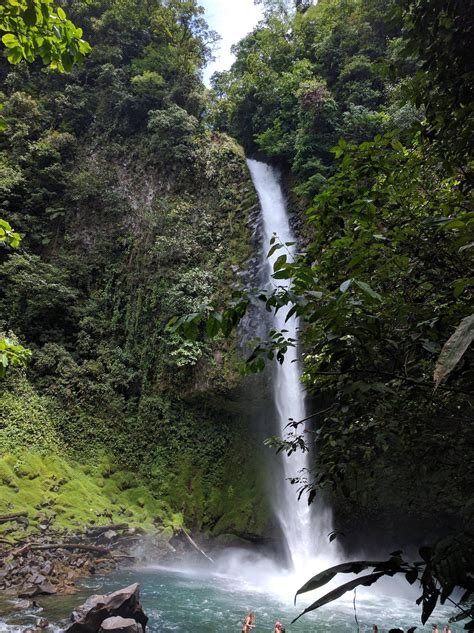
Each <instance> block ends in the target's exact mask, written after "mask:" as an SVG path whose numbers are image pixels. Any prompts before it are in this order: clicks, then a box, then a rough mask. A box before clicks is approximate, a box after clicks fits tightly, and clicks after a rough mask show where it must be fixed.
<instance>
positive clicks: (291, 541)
mask: <svg viewBox="0 0 474 633" xmlns="http://www.w3.org/2000/svg"><path fill="white" fill-rule="evenodd" d="M247 164H248V167H249V170H250V174H251V176H252V181H253V183H254V186H255V189H256V191H257V194H258V198H259V201H260V207H261V212H262V224H263V240H262V241H263V246H262V254H261V258H262V259H261V265H262V268H263V271H264V276H263V277H264V280H265V283H266V284H267V285H268V286H269V287H270V286H271V285H275V281H274V280H272V278H271V273H272V271H273V264H274V262H275V260H276V258H277V257H279V256H280V255H281V254H282V252H283V251H281V250H277V251H276V252H275V254H274V255H272V256H271V257H270V258H267V253H268V251H269V249H270V240H271V238H272V236H273V234H276V236H277V239H278V240H279V242H281V243H285V242H294V241H295V237H294V235H293V232H292V230H291V227H290V223H289V218H288V211H287V205H286V200H285V197H284V195H283V191H282V187H281V183H280V177H279V173H278V171H277V170H276V169H274V168H273V167H271V166H270V165H267V164H266V163H262V162H259V161H256V160H248V161H247ZM288 251H289V257H291V256H292V255H293V254H294V252H295V247H294V246H289V247H288ZM289 284H290V282H289V281H286V280H283V281H280V280H279V281H278V285H279V286H280V287H288V286H289ZM287 313H288V309H286V310H285V309H282V310H280V311H279V312H278V313H277V314H276V315H273V317H272V324H271V325H272V326H273V327H274V328H275V329H277V330H283V329H285V330H287V333H286V335H285V336H286V337H287V338H293V339H297V333H298V320H297V319H296V318H295V317H293V318H290V319H289V320H288V321H287V322H285V320H286V316H287ZM272 370H273V376H272V390H273V399H274V404H275V409H276V412H277V418H278V425H277V432H278V433H279V434H280V435H281V436H284V435H286V433H287V430H286V429H285V427H286V425H287V424H288V421H289V419H290V418H292V419H293V420H302V419H303V418H305V404H304V390H303V387H302V385H301V381H300V364H299V362H298V357H297V349H296V348H295V347H290V348H289V349H288V352H287V353H286V356H285V362H284V363H283V364H282V365H280V364H279V363H277V362H275V363H274V365H273V367H272ZM308 466H309V464H308V453H303V452H302V451H296V452H295V453H293V454H292V455H291V456H290V457H287V456H286V455H281V456H280V460H279V467H278V470H279V471H280V472H279V473H277V474H276V475H275V476H274V481H273V482H272V483H273V486H272V488H273V490H272V498H273V501H274V509H275V514H276V516H277V518H278V520H279V522H280V525H281V528H282V531H283V534H284V536H285V539H286V542H287V546H288V550H289V554H290V557H291V562H292V565H293V568H294V569H295V570H303V569H307V567H308V562H309V561H314V560H315V559H318V558H320V553H321V550H322V548H323V546H324V545H325V544H327V543H328V539H327V535H328V534H329V532H330V531H331V523H332V521H331V512H330V510H328V509H327V508H324V507H322V505H321V504H318V506H317V507H316V508H315V511H314V512H312V511H311V508H310V507H309V506H308V504H307V502H306V498H305V497H304V496H303V497H302V498H301V500H300V501H298V494H297V486H295V485H292V484H291V483H290V481H289V478H290V477H296V476H300V475H302V474H303V475H304V474H305V471H306V469H307V468H308ZM324 558H326V557H324Z"/></svg>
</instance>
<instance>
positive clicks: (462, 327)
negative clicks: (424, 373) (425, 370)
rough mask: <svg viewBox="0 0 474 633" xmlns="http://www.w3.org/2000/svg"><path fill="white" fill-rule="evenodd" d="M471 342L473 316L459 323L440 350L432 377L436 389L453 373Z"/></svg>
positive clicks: (473, 335) (473, 323)
mask: <svg viewBox="0 0 474 633" xmlns="http://www.w3.org/2000/svg"><path fill="white" fill-rule="evenodd" d="M473 340H474V314H471V316H468V317H466V318H465V319H463V320H462V321H461V323H460V324H459V325H458V327H457V328H456V330H455V332H454V334H453V335H452V336H451V337H450V338H449V339H448V340H447V341H446V343H445V345H444V347H443V349H442V350H441V354H440V355H439V358H438V362H437V363H436V368H435V371H434V375H433V379H434V381H435V385H436V387H438V386H439V385H440V384H441V383H442V381H443V380H445V379H446V378H447V377H448V376H449V374H450V373H451V372H452V371H453V369H454V368H455V367H456V365H457V364H458V363H459V361H460V360H461V358H462V357H463V355H464V353H465V352H466V350H467V348H468V347H469V345H470V344H471V343H472V341H473Z"/></svg>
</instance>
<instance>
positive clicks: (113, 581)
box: [0, 565, 462, 633]
mask: <svg viewBox="0 0 474 633" xmlns="http://www.w3.org/2000/svg"><path fill="white" fill-rule="evenodd" d="M246 577H247V579H246V580H242V578H241V577H236V576H234V575H227V574H225V573H217V574H216V573H209V572H207V573H206V572H204V571H203V570H194V571H193V570H192V569H185V568H182V569H180V568H175V569H170V568H162V567H158V566H150V567H147V568H138V569H129V570H126V571H120V572H118V573H116V574H114V575H112V576H107V577H97V578H94V579H88V580H87V581H85V582H84V583H83V585H82V587H81V590H80V592H79V593H77V594H75V595H72V596H65V597H57V596H54V597H50V598H43V599H40V604H41V605H42V606H43V611H42V612H41V615H42V616H46V617H48V619H49V620H50V622H55V623H59V621H60V620H62V619H64V618H65V617H67V616H68V615H69V614H70V612H71V611H72V609H73V608H74V607H75V606H77V605H78V604H80V603H81V602H83V601H84V599H85V598H86V597H87V596H89V595H91V594H93V593H109V592H111V591H115V590H116V589H119V588H121V587H124V586H127V585H130V584H132V583H134V582H139V583H140V586H141V598H142V603H143V606H144V609H145V611H146V613H147V614H148V616H149V618H150V622H149V627H148V628H147V631H149V633H175V632H178V633H240V631H241V624H242V618H243V616H244V615H245V613H246V612H247V611H250V610H252V611H255V613H256V616H257V618H256V625H257V626H256V628H255V633H258V632H259V631H262V633H263V632H268V633H272V632H273V625H274V623H275V620H276V619H280V620H281V621H282V622H283V623H284V625H286V628H287V631H294V632H295V633H310V632H311V633H313V632H315V631H318V633H343V632H346V631H353V632H354V631H355V632H356V631H357V626H356V623H355V619H354V608H353V595H352V594H350V595H349V596H348V597H347V598H342V599H340V600H339V601H338V602H336V603H333V604H331V605H328V606H326V607H323V608H322V609H320V610H318V611H317V612H314V613H311V614H308V615H307V616H304V617H303V618H302V619H301V620H299V621H298V622H296V623H295V624H294V625H292V626H289V623H290V622H291V620H292V619H293V618H294V617H295V616H296V615H298V613H300V610H301V607H303V606H304V605H305V604H308V601H306V603H304V602H303V601H301V602H300V603H299V605H298V606H296V607H295V606H293V600H292V596H291V595H290V594H292V591H293V588H292V585H291V584H290V582H289V579H288V578H286V577H285V576H283V577H282V578H281V583H278V581H276V579H275V584H274V586H272V587H270V588H269V587H267V586H265V584H264V583H262V578H261V576H260V574H257V576H256V577H255V576H254V573H253V569H252V566H251V565H249V568H248V573H247V574H246ZM391 594H392V595H390V594H377V593H376V592H375V591H373V590H372V591H369V590H366V591H364V592H362V591H361V592H360V593H359V594H358V596H357V616H358V621H359V628H360V630H361V631H363V630H365V631H367V633H369V632H370V633H371V630H372V624H378V626H379V629H380V630H381V632H382V631H387V630H388V629H390V628H393V627H401V628H403V629H404V630H405V631H406V630H407V629H408V628H410V627H412V626H418V629H417V631H429V630H431V624H429V626H428V625H427V626H425V627H422V626H421V624H420V620H419V617H420V615H419V613H420V612H419V609H418V608H417V607H416V606H415V605H414V602H413V598H410V599H408V598H407V597H398V596H396V595H394V592H391ZM0 613H1V611H0ZM450 614H452V612H450V610H449V609H443V610H438V611H437V612H435V614H434V615H433V616H432V618H431V619H430V623H431V622H437V623H438V625H439V626H440V629H442V625H443V624H444V623H446V622H447V619H448V617H449V615H450ZM38 615H39V612H38V611H35V612H26V613H23V614H21V615H20V614H17V615H15V616H11V617H10V618H9V619H8V620H3V621H2V620H1V619H0V632H1V633H7V632H8V633H21V632H22V631H24V629H25V628H26V626H27V625H28V624H30V625H31V624H32V623H34V619H35V617H38ZM7 622H8V624H7ZM461 628H462V627H458V630H459V632H460V631H461ZM62 630H63V627H61V626H54V627H51V628H50V629H48V633H53V632H54V633H56V632H58V631H62ZM452 630H453V633H456V629H455V628H453V629H452Z"/></svg>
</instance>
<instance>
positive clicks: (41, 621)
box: [36, 618, 49, 629]
mask: <svg viewBox="0 0 474 633" xmlns="http://www.w3.org/2000/svg"><path fill="white" fill-rule="evenodd" d="M36 626H37V627H38V628H39V629H47V628H48V626H49V622H48V620H47V619H46V618H36Z"/></svg>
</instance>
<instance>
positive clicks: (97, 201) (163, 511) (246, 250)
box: [0, 0, 268, 536]
mask: <svg viewBox="0 0 474 633" xmlns="http://www.w3.org/2000/svg"><path fill="white" fill-rule="evenodd" d="M24 4H25V6H26V4H28V6H30V3H24ZM34 4H35V8H36V11H37V12H36V13H35V15H34V16H32V15H29V14H28V15H27V13H26V12H25V11H24V9H25V7H23V5H21V3H17V2H13V3H10V4H9V3H7V5H6V7H5V6H3V5H2V10H1V11H2V12H1V13H0V28H1V30H2V31H4V32H6V35H4V36H3V43H4V44H5V56H6V57H7V58H8V59H3V61H2V62H1V65H0V75H1V86H2V94H1V102H2V104H3V110H2V117H3V127H4V132H3V133H2V134H1V135H0V188H1V208H0V218H3V220H2V224H1V227H2V233H1V234H0V238H1V239H2V241H3V245H4V246H5V248H3V249H2V251H1V252H0V257H1V260H0V262H1V267H0V305H1V322H0V333H1V332H2V331H3V337H1V341H2V342H1V344H0V354H2V367H4V368H5V366H7V365H21V364H24V361H26V360H28V358H27V357H28V355H29V354H30V353H31V362H30V364H29V366H28V369H27V371H26V372H25V371H23V370H13V371H11V372H9V373H8V374H7V377H6V379H5V380H4V381H2V383H1V386H0V388H1V399H0V453H1V454H2V456H3V462H2V463H3V466H2V467H3V469H4V471H5V472H3V471H2V473H3V474H2V478H1V480H0V483H1V482H3V484H2V485H3V488H2V494H1V501H0V509H1V510H3V511H5V512H7V511H8V510H9V509H11V508H12V507H14V508H15V509H16V508H17V507H20V506H21V509H25V505H26V506H27V509H31V511H32V513H33V514H34V513H35V509H34V508H35V506H36V504H38V502H39V501H41V498H46V499H47V500H50V501H52V502H53V504H52V505H51V507H50V511H51V513H52V512H56V514H57V515H58V518H57V522H58V524H61V525H63V524H64V525H74V524H76V525H77V524H78V523H81V522H84V521H85V519H86V517H87V518H88V519H91V518H92V519H96V513H99V516H101V508H102V506H103V505H104V503H105V502H106V501H107V500H108V501H109V503H110V502H111V500H112V508H111V512H112V513H115V512H117V513H118V514H120V512H121V511H122V510H121V508H122V509H123V506H124V497H123V495H124V494H126V495H128V497H129V502H130V506H131V507H130V508H129V510H130V511H131V512H132V515H133V513H135V515H134V517H135V520H136V521H137V522H138V523H141V522H143V521H145V520H147V521H150V520H152V519H153V518H155V519H157V520H159V521H160V520H161V521H163V522H164V523H165V524H167V525H169V526H172V525H175V524H177V523H178V524H179V522H180V521H183V520H184V521H186V522H187V523H188V525H190V526H194V527H195V528H199V529H203V530H212V531H213V533H215V534H220V533H222V532H229V531H230V532H233V533H238V534H240V535H247V534H248V535H251V536H252V535H257V536H260V535H261V534H262V533H263V530H264V528H265V527H266V526H267V525H268V513H267V512H266V510H265V508H266V502H265V498H264V489H263V477H262V472H261V468H262V466H260V465H259V464H258V462H257V460H255V459H253V457H254V455H253V452H254V451H256V450H258V442H257V441H255V442H253V445H254V446H255V449H253V448H249V447H248V446H247V447H246V446H244V445H242V441H241V434H242V432H246V429H247V427H248V426H249V424H248V422H247V419H246V417H245V416H244V415H243V412H242V410H241V408H240V405H239V402H238V397H237V390H238V388H239V383H240V377H239V374H238V372H237V369H236V367H237V364H236V358H235V356H236V354H235V345H234V344H233V343H231V344H224V345H222V344H221V345H214V344H207V343H204V344H201V343H196V344H195V343H190V342H188V341H185V340H183V339H182V337H180V336H179V335H174V336H172V337H169V336H167V335H165V334H164V329H165V325H166V323H167V321H168V320H169V319H170V317H171V316H172V315H173V314H176V313H177V312H183V311H189V310H194V309H196V308H197V306H198V305H200V304H201V303H203V302H206V301H210V300H211V299H213V300H218V301H222V300H224V299H225V297H226V295H227V294H228V293H229V288H230V286H231V285H232V284H233V283H235V281H236V279H237V275H236V273H237V272H238V271H239V269H240V268H244V264H245V261H246V259H247V258H248V257H249V255H250V254H251V240H250V230H249V228H248V226H247V221H248V216H249V212H250V210H251V209H252V208H253V207H254V205H255V194H254V192H253V188H252V185H251V182H250V179H249V177H248V174H247V171H246V167H245V163H244V156H243V153H242V150H241V149H240V147H239V146H238V145H237V144H236V143H235V142H234V141H233V140H231V139H230V138H228V137H226V136H225V135H222V134H218V133H214V132H212V131H210V130H209V126H208V124H207V122H206V119H205V112H206V103H207V102H206V92H205V88H204V86H203V84H202V83H201V77H200V73H201V69H202V67H203V66H204V64H205V63H206V61H207V60H208V59H209V56H210V54H211V53H210V46H211V45H212V42H213V41H214V39H215V37H216V35H215V34H214V33H212V32H211V31H209V29H208V27H207V25H206V23H205V21H204V19H203V10H202V9H201V8H200V7H198V6H197V4H196V3H195V2H194V1H192V0H191V1H189V2H182V1H180V0H171V1H170V2H166V3H165V2H150V1H145V0H144V1H142V2H136V1H135V0H134V1H129V2H123V1H118V0H117V1H116V2H110V1H108V0H103V1H102V0H98V1H94V2H77V1H74V2H69V3H67V2H64V3H61V8H58V9H57V11H56V12H55V13H53V14H50V16H49V20H50V22H49V23H48V22H47V21H46V18H45V15H48V11H50V10H51V9H52V4H51V2H49V1H46V2H45V1H44V0H42V1H39V0H38V2H35V3H34ZM10 5H11V6H10ZM9 6H10V9H11V11H10V14H8V11H7V8H8V7H9ZM45 7H46V9H45V10H44V11H43V9H44V8H45ZM28 10H29V9H28ZM22 11H23V13H22ZM19 18H22V19H23V18H24V20H23V22H22V28H20V29H19V28H17V23H16V22H15V20H18V19H19ZM34 20H36V23H34ZM58 20H59V22H60V23H61V24H62V25H63V27H61V28H62V30H61V31H60V33H59V35H61V36H62V37H63V39H64V38H65V39H66V40H67V39H68V38H69V43H70V42H71V41H75V40H74V38H75V37H76V36H78V37H80V38H82V36H83V37H84V40H82V39H81V40H80V42H79V43H78V53H77V55H76V56H75V57H74V58H73V59H71V58H68V57H67V56H66V58H64V56H62V55H63V53H64V52H65V51H66V53H68V51H70V50H71V48H70V46H69V48H68V47H66V48H65V49H64V48H63V43H62V40H60V39H59V36H58V34H57V33H55V32H53V33H52V35H51V37H52V42H53V44H54V46H55V48H54V47H53V48H54V51H52V52H51V50H49V49H48V50H46V48H45V47H46V46H47V41H48V40H47V37H46V36H47V33H46V30H47V29H48V28H49V29H51V28H53V29H54V28H55V25H56V22H57V21H58ZM76 25H77V26H76ZM78 25H80V27H81V28H80V30H79V26H78ZM38 32H39V35H38ZM13 37H15V38H16V39H15V40H13ZM32 37H33V39H34V37H37V38H39V43H38V42H36V44H37V46H36V48H35V46H33V45H31V46H30V48H28V46H29V44H28V43H30V44H31V38H32ZM84 42H86V44H87V45H86V44H84ZM89 48H90V49H91V52H90V54H89ZM17 49H18V51H19V52H18V54H17V53H15V52H14V51H16V50H17ZM12 52H13V56H12ZM20 53H21V55H20ZM55 55H56V57H55ZM21 56H22V57H24V58H25V60H26V61H28V62H30V63H29V64H28V63H26V61H21V59H20V57H21ZM35 58H37V59H36V61H34V59H35ZM81 61H82V63H79V64H78V63H76V64H75V66H74V67H72V62H81ZM12 64H13V65H12ZM45 66H46V67H45ZM58 70H59V71H61V70H70V72H67V73H65V72H63V73H61V72H58ZM12 227H14V229H12ZM20 236H21V243H20ZM2 345H3V347H2ZM23 346H27V348H28V350H29V351H28V350H25V349H24V347H23ZM248 433H249V436H252V433H253V430H252V429H251V428H248ZM250 445H252V442H250ZM26 451H28V452H33V453H36V454H38V457H37V458H31V457H30V456H29V455H26ZM51 453H53V454H56V455H59V456H60V457H59V459H64V458H65V459H66V460H68V459H69V464H67V463H63V462H61V463H62V466H61V468H62V469H63V470H65V472H66V471H67V472H68V473H69V475H67V476H64V477H62V479H64V480H65V481H69V480H71V481H74V480H77V486H76V488H77V487H79V488H80V489H81V491H82V492H81V493H80V494H79V493H78V490H76V489H75V488H74V485H73V484H72V483H71V484H66V488H67V487H68V486H69V487H70V488H71V490H69V491H66V490H62V491H61V490H60V491H58V490H56V488H57V486H56V485H55V484H54V483H52V482H51V480H50V478H51V477H52V476H53V475H54V473H53V472H52V471H51V473H49V475H48V472H47V471H48V469H47V468H45V467H44V462H43V461H42V459H43V458H42V457H41V455H44V456H45V459H46V458H47V456H48V455H49V454H51ZM48 459H49V458H48ZM30 461H31V464H30ZM25 463H26V464H27V465H28V468H27V467H25ZM104 464H105V466H104ZM111 464H112V465H111ZM242 464H245V465H246V468H245V469H243V468H242ZM52 468H53V467H52ZM58 468H59V467H58ZM71 468H72V469H73V470H72V471H71ZM84 468H85V474H84V472H83V471H84ZM35 469H36V470H35ZM68 469H69V470H68ZM31 470H32V471H34V472H33V473H32V472H30V471H31ZM53 470H54V468H53ZM23 471H28V473H29V474H28V475H25V476H24V479H25V481H23V484H22V485H20V481H19V480H18V477H20V478H21V477H22V474H21V473H23ZM71 472H72V474H71ZM132 472H133V473H135V475H132V474H131V473H132ZM30 475H31V476H30ZM87 478H88V480H87V481H86V479H87ZM105 479H107V480H109V483H108V484H107V486H108V488H107V486H106V487H105V488H103V489H102V490H101V491H99V492H100V493H101V494H102V497H100V498H99V497H97V494H98V491H97V481H99V482H100V481H104V480H105ZM30 480H31V481H33V480H34V485H33V483H29V481H30ZM144 485H145V486H146V488H144ZM73 488H74V490H75V494H73V493H74V490H73ZM18 489H20V490H21V492H20V494H17V493H18ZM123 491H125V492H123ZM23 493H25V494H23ZM66 493H67V494H66ZM104 494H105V496H104ZM92 499H95V501H92ZM257 505H258V507H259V512H258V513H257V512H255V508H256V507H257ZM140 507H141V510H140ZM133 508H138V510H137V512H138V514H137V512H135V510H134V509H133ZM140 513H141V514H140ZM176 513H180V515H181V518H180V519H177V518H176V516H177V515H176ZM114 516H115V514H114ZM96 520H105V521H107V520H108V519H107V518H103V519H100V518H99V519H96Z"/></svg>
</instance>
